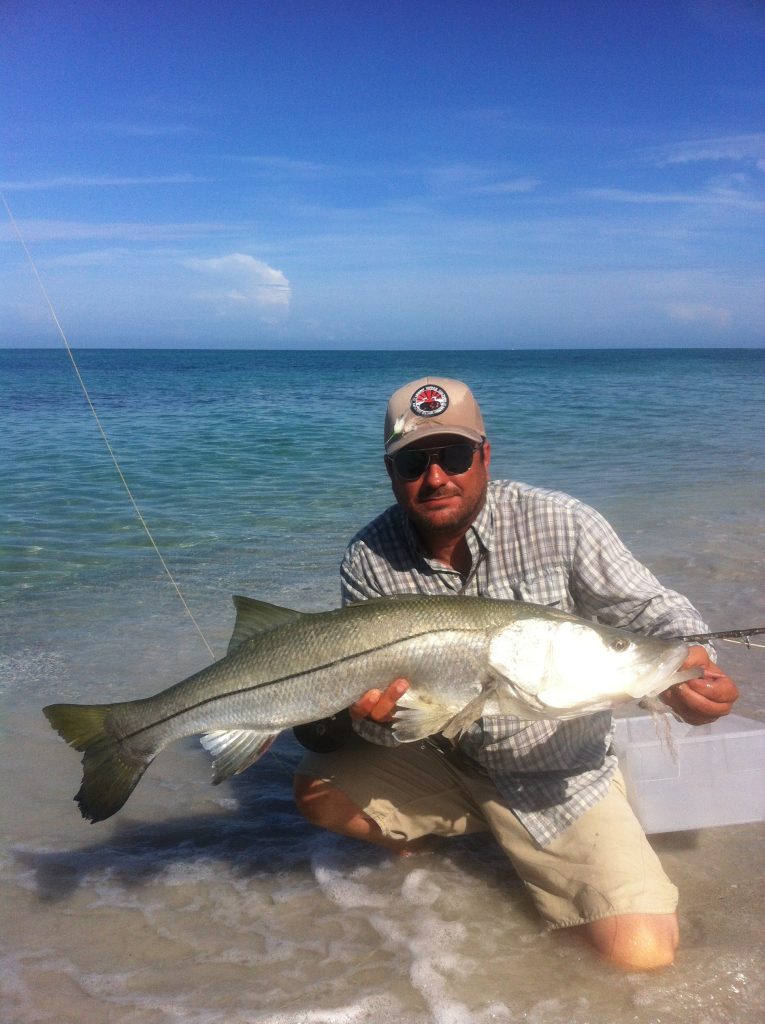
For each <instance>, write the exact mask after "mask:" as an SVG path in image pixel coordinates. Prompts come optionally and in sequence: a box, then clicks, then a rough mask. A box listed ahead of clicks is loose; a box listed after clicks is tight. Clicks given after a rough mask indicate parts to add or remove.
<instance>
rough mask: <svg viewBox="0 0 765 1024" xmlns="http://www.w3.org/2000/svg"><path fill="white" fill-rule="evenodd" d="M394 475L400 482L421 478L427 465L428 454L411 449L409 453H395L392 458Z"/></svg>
mask: <svg viewBox="0 0 765 1024" xmlns="http://www.w3.org/2000/svg"><path fill="white" fill-rule="evenodd" d="M393 465H394V467H395V469H396V474H397V475H398V476H399V477H400V478H401V479H402V480H416V479H417V478H418V477H420V476H422V474H423V473H424V472H425V469H426V468H427V465H428V453H427V452H423V451H419V450H418V449H417V448H413V449H412V450H411V451H403V452H397V453H396V454H395V455H394V456H393Z"/></svg>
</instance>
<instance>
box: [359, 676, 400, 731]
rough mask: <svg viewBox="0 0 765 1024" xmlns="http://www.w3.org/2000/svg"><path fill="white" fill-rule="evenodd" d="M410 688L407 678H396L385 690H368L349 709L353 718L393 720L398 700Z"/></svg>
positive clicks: (381, 720)
mask: <svg viewBox="0 0 765 1024" xmlns="http://www.w3.org/2000/svg"><path fill="white" fill-rule="evenodd" d="M408 689H409V683H408V682H407V680H406V679H394V680H393V682H392V683H391V684H390V686H387V687H386V688H385V689H384V690H367V692H366V693H365V694H364V696H363V697H359V699H358V700H357V701H356V703H355V704H351V706H350V708H349V709H348V710H349V711H350V713H351V718H353V719H356V720H357V721H358V719H360V718H369V719H371V721H373V722H392V721H393V712H394V710H395V708H396V701H397V700H398V699H399V697H400V696H401V695H402V694H404V693H406V691H407V690H408Z"/></svg>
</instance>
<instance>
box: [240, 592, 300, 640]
mask: <svg viewBox="0 0 765 1024" xmlns="http://www.w3.org/2000/svg"><path fill="white" fill-rule="evenodd" d="M233 601H234V607H235V608H236V622H235V623H234V632H233V633H232V634H231V639H230V640H229V642H228V651H227V652H226V653H227V654H231V652H232V651H235V650H236V649H237V647H239V646H240V645H241V644H243V643H244V642H245V640H251V639H252V638H253V637H254V636H257V634H258V633H262V632H264V630H267V629H273V628H274V626H283V625H284V624H285V623H287V622H294V621H295V620H296V619H300V618H302V617H303V616H304V615H306V614H308V613H307V612H298V611H295V609H294V608H283V607H282V606H281V605H278V604H268V602H267V601H257V600H255V598H254V597H242V595H241V594H235V595H234V598H233Z"/></svg>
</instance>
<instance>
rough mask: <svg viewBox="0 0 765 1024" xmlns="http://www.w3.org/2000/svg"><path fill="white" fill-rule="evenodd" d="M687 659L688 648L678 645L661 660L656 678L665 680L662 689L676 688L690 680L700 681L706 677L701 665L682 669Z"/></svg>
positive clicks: (657, 667)
mask: <svg viewBox="0 0 765 1024" xmlns="http://www.w3.org/2000/svg"><path fill="white" fill-rule="evenodd" d="M687 657H688V647H687V646H686V645H685V644H678V645H677V646H676V647H673V649H672V650H671V651H669V652H668V653H667V654H666V655H665V656H664V657H663V658H660V659H659V661H658V664H657V666H656V678H657V679H660V680H663V686H662V689H667V688H668V687H670V686H675V685H677V683H686V682H688V680H689V679H699V678H700V677H701V676H703V675H704V669H703V668H702V666H701V665H693V666H692V667H690V668H683V667H682V665H683V662H684V661H685V659H686V658H687Z"/></svg>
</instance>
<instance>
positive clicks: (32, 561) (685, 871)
mask: <svg viewBox="0 0 765 1024" xmlns="http://www.w3.org/2000/svg"><path fill="white" fill-rule="evenodd" d="M76 357H77V361H78V364H79V366H80V370H81V372H82V375H83V378H84V379H85V381H86V383H87V385H88V388H89V391H90V394H91V397H92V399H93V402H94V404H95V406H96V408H97V410H98V412H99V415H100V417H101V420H102V423H103V425H104V428H105V430H106V432H107V434H108V437H109V439H110V442H111V444H112V447H113V449H114V451H115V452H116V454H117V456H118V459H119V461H120V464H121V466H122V469H123V472H124V475H125V477H126V479H127V480H128V482H129V485H130V487H131V489H132V491H133V493H134V495H135V497H136V500H137V501H138V504H139V506H140V508H141V510H142V512H143V515H144V516H145V518H146V520H147V522H148V523H149V524H150V527H151V529H152V532H153V534H154V536H155V539H156V541H157V544H158V545H159V548H160V550H161V551H162V553H163V555H164V557H165V559H166V561H167V563H168V565H169V566H170V567H171V569H172V571H173V574H174V575H175V577H176V579H177V582H178V585H179V586H180V588H181V590H182V592H183V594H184V596H185V598H186V600H187V602H188V604H189V606H190V607H191V609H192V610H193V612H194V615H195V617H196V619H197V621H198V622H199V624H200V627H201V629H202V631H203V633H204V635H205V637H206V639H207V641H208V643H209V644H210V645H211V646H212V648H213V649H214V651H215V653H216V655H220V654H222V653H223V652H224V651H225V646H226V643H227V641H228V636H229V633H230V630H231V627H232V624H233V608H232V605H231V602H230V595H231V594H232V593H246V594H251V595H256V596H259V597H262V598H264V599H266V600H272V601H274V602H276V603H280V604H288V605H293V606H295V607H298V608H303V609H307V610H311V609H319V608H328V607H333V606H335V605H336V604H337V603H338V585H337V566H338V563H339V560H340V557H341V555H342V551H343V548H344V546H345V543H346V542H347V540H348V538H349V537H350V535H351V534H352V533H353V532H354V531H355V530H356V529H357V528H358V527H359V526H360V525H362V524H363V523H364V522H366V521H367V520H368V519H369V518H371V517H372V516H373V515H374V514H376V512H378V511H379V510H380V509H382V508H383V507H384V506H385V505H386V504H388V503H389V501H390V496H389V491H388V487H387V478H386V476H385V473H384V469H383V465H382V459H381V442H382V416H383V412H384V407H385V401H386V399H387V396H388V394H389V393H390V392H391V391H392V390H394V389H395V388H396V387H398V386H399V385H400V384H401V383H403V382H405V381H406V380H409V379H414V378H415V377H417V376H420V375H422V374H425V373H437V374H442V375H447V376H455V377H459V378H461V379H463V380H466V381H467V382H468V383H470V384H471V386H473V388H474V390H475V391H476V393H477V395H478V397H479V400H480V401H481V405H482V408H483V411H484V415H485V419H486V422H487V428H488V430H489V434H490V438H491V440H492V443H493V460H492V470H493V475H494V476H495V477H504V476H511V477H513V478H515V479H519V480H524V481H526V482H528V483H533V484H539V485H543V486H550V487H556V488H559V489H562V490H566V491H568V492H570V493H573V494H575V495H577V497H580V498H582V499H583V500H585V501H588V502H589V503H591V504H593V505H595V506H596V507H597V508H598V509H600V511H601V512H603V513H604V514H605V515H606V516H607V518H609V519H610V521H611V522H612V523H613V525H614V526H615V527H616V529H617V530H618V532H619V533H620V535H621V536H622V538H623V539H624V540H625V542H626V543H627V544H628V545H629V546H630V547H631V548H632V550H633V551H634V552H635V554H636V555H637V556H638V557H640V558H641V559H642V560H643V561H644V562H646V563H647V564H648V565H649V566H650V567H651V568H652V569H653V570H654V571H655V572H656V573H657V574H658V575H659V577H660V578H661V579H662V580H664V581H665V582H666V583H667V584H669V585H670V586H673V587H675V588H677V589H679V590H681V591H683V592H684V593H686V594H688V595H689V596H690V597H691V599H692V600H693V601H694V603H695V604H696V605H697V606H698V607H699V608H700V609H701V610H702V612H703V613H704V615H705V617H706V619H707V621H708V622H709V623H710V625H711V627H712V628H714V629H724V628H734V627H745V626H753V625H757V624H762V623H765V597H764V596H763V581H764V580H765V552H764V551H763V535H764V534H765V530H764V527H765V500H763V499H764V498H765V495H764V494H763V491H764V488H763V466H764V465H765V459H764V456H765V395H764V393H763V382H764V381H765V374H764V372H763V371H765V353H763V352H762V351H759V350H747V351H706V350H689V351H661V350H656V351H609V352H606V351H597V352H594V351H593V352H581V351H560V352H464V353H462V352H442V353H436V352H427V353H425V352H254V351H253V352H250V351H248V352H232V351H225V352H204V351H151V350H132V351H124V350H121V351H95V350H84V351H81V352H77V353H76ZM0 463H1V466H0V468H1V469H2V479H3V502H2V517H3V530H2V535H1V536H0V562H1V566H2V586H1V589H0V601H1V602H2V615H1V616H0V620H1V621H0V630H1V631H2V635H1V637H0V642H1V646H0V692H1V693H2V721H1V722H0V736H1V737H2V757H1V758H0V770H1V771H2V773H3V780H2V781H3V786H2V797H0V807H2V822H3V835H4V845H3V852H2V860H1V861H0V863H1V865H2V875H1V876H0V894H1V898H2V913H3V922H4V924H3V928H2V933H1V934H0V948H1V949H2V953H1V955H2V967H1V968H0V984H1V985H2V996H1V998H0V1021H2V1024H27V1022H33V1021H34V1022H48V1021H50V1022H56V1024H59V1022H69V1021H71V1022H75V1021H77V1022H83V1021H84V1022H98V1024H100V1022H108V1024H170V1022H181V1024H218V1022H226V1024H251V1022H252V1024H254V1022H258V1024H261V1022H262V1024H308V1022H311V1024H314V1022H327V1024H346V1022H348V1024H351V1022H354V1024H355V1022H361V1021H364V1022H372V1024H377V1022H380V1024H382V1022H407V1024H430V1022H433V1024H484V1022H486V1024H488V1022H503V1024H504V1022H507V1024H510V1022H512V1024H516V1022H518V1024H520V1022H539V1024H542V1022H544V1024H587V1022H595V1021H598V1022H601V1024H602V1022H613V1024H635V1022H637V1024H643V1022H646V1024H647V1022H652V1024H660V1022H670V1021H671V1022H675V1024H676V1022H686V1021H687V1022H691V1021H692V1022H694V1024H727V1022H734V1021H735V1022H739V1021H743V1020H754V1019H757V1018H758V1017H759V1016H761V1015H762V1014H763V1012H765V985H764V983H763V976H762V969H761V965H762V958H763V952H765V937H764V936H763V931H762V920H763V916H764V913H763V912H764V911H765V907H764V906H763V902H764V901H763V887H762V882H761V879H762V877H763V867H765V864H764V863H763V848H764V846H765V844H763V839H765V826H763V825H762V824H760V825H740V826H734V827H729V828H718V829H708V830H704V831H699V832H685V833H675V834H670V835H664V836H657V837H653V838H652V842H653V843H654V845H655V847H656V849H657V850H658V851H659V853H660V856H661V857H662V859H663V861H664V863H665V865H666V867H667V869H668V871H669V873H670V875H671V876H672V877H673V879H674V880H675V881H676V882H677V884H678V885H679V887H680V890H681V908H680V910H681V921H682V930H683V946H682V950H681V955H680V957H679V959H678V963H677V965H676V966H675V967H674V968H672V969H671V970H669V971H666V972H662V973H660V974H656V975H648V976H643V975H626V976H625V975H623V974H621V973H620V972H617V971H615V970H612V969H611V968H609V967H607V966H605V965H603V964H602V963H600V962H598V961H597V960H596V959H595V958H594V957H593V956H592V955H591V954H590V953H589V951H587V950H586V949H584V948H582V947H581V946H579V945H578V943H576V942H575V941H573V940H572V938H571V937H570V936H567V935H564V934H557V935H546V934H543V933H541V932H540V930H539V927H538V925H537V923H536V920H535V918H534V913H533V910H532V908H531V906H530V904H529V903H528V901H527V899H526V897H525V895H524V894H523V892H522V890H521V888H520V887H519V885H518V882H517V880H516V879H515V877H514V876H513V872H512V870H511V868H510V867H509V865H508V864H507V862H506V861H505V860H504V859H503V858H502V857H501V856H500V855H499V854H498V852H497V850H496V849H495V848H494V846H493V845H492V844H491V841H490V840H488V839H485V838H483V837H477V838H475V839H471V840H470V841H465V842H452V843H447V844H445V845H444V846H443V847H442V848H441V849H439V850H438V851H437V852H436V853H434V854H431V855H428V856H422V857H414V858H409V859H406V860H398V859H395V858H391V857H389V856H388V855H387V854H385V853H383V852H380V851H377V850H375V849H371V848H368V847H365V846H362V845H360V844H356V843H354V842H352V841H349V840H343V839H340V838H338V837H334V836H330V835H328V834H325V833H322V832H321V831H319V830H317V829H315V828H312V827H311V826H309V825H307V824H306V823H304V822H303V821H302V819H300V818H299V816H298V815H297V813H296V812H295V810H294V806H293V803H292V798H291V783H290V776H291V772H292V769H293V767H294V765H295V763H296V761H297V759H298V757H299V748H297V747H296V745H295V744H294V741H293V740H292V738H291V737H290V736H284V737H282V738H281V739H280V741H279V742H278V744H277V745H276V747H275V749H274V751H273V752H272V753H269V754H268V755H267V756H266V757H265V758H264V759H263V760H262V761H261V762H259V763H258V764H257V765H255V766H254V767H253V768H252V769H250V770H249V771H247V772H246V773H245V774H244V775H242V776H240V777H237V778H236V779H234V780H232V781H230V782H227V783H224V784H223V785H222V786H219V787H211V786H210V785H209V765H208V758H207V755H206V754H205V753H204V751H202V750H201V748H200V747H199V745H198V744H197V743H196V742H195V741H192V740H189V741H187V742H185V743H181V744H177V745H176V746H175V747H174V748H171V749H169V750H167V751H165V752H163V754H162V755H161V756H160V757H159V758H158V759H157V761H156V762H155V764H154V765H152V767H151V768H150V770H149V772H148V773H147V775H146V777H145V779H144V781H143V782H142V783H141V785H140V786H139V787H138V789H137V790H136V792H135V794H134V795H133V797H131V800H130V802H129V803H128V804H127V806H126V807H125V808H124V809H123V810H122V811H121V812H120V813H119V814H118V815H117V816H115V817H114V818H112V819H110V820H109V821H107V822H103V823H100V824H98V825H88V824H87V823H85V822H84V821H83V820H82V819H81V818H80V816H79V813H78V811H77V808H76V806H75V804H74V803H73V802H72V800H71V797H72V795H73V793H74V792H75V790H76V789H77V787H78V785H79V776H80V771H79V764H78V755H76V754H75V753H74V752H73V751H72V750H70V749H69V748H67V747H66V746H65V745H64V744H63V743H62V742H61V741H60V740H58V738H57V737H56V736H55V734H54V733H53V731H52V730H51V729H50V727H49V726H48V724H47V723H46V721H45V720H44V718H43V716H42V715H41V714H40V708H41V707H42V706H43V705H44V704H46V703H50V702H51V701H59V700H77V701H83V702H96V701H98V702H101V701H107V700H119V699H129V698H133V697H138V696H146V695H148V694H151V693H153V692H156V691H157V690H159V689H161V688H164V687H165V686H168V685H170V684H171V683H174V682H176V681H177V680H179V679H181V678H183V677H184V676H185V675H188V674H189V673H190V672H192V671H194V670H196V669H198V668H201V667H203V666H204V665H205V664H207V663H208V662H209V655H208V653H207V651H206V649H205V646H204V644H203V643H202V641H201V639H200V637H199V636H198V634H197V632H196V631H195V629H194V627H193V625H192V623H191V621H190V620H189V619H188V617H187V616H186V615H185V612H184V611H183V608H182V606H181V603H180V601H179V600H178V597H177V595H176V593H175V591H174V589H173V587H172V586H171V585H170V583H169V582H168V580H167V578H166V577H165V575H164V573H163V570H162V568H161V565H160V563H159V560H158V558H157V555H156V553H155V552H154V551H153V550H152V548H151V547H150V545H149V544H148V541H147V539H146V535H145V533H144V532H143V530H142V528H141V526H140V524H139V523H138V521H137V519H136V516H135V514H134V512H133V510H132V508H131V505H130V503H129V501H128V499H127V497H126V494H125V491H124V489H123V487H122V484H121V483H120V480H119V478H118V476H117V474H116V471H115V469H114V466H113V464H112V462H111V460H110V458H109V456H108V454H107V452H106V449H105V446H104V443H103V440H102V439H101V437H100V435H99V433H98V430H97V428H96V425H95V423H94V420H93V417H92V416H91V414H90V412H89V410H88V407H87V405H86V403H85V400H84V398H83V395H82V392H81V391H80V388H79V385H78V383H77V380H76V378H75V375H74V373H73V370H72V367H71V364H70V363H69V360H68V358H67V355H66V353H65V352H64V351H62V350H59V349H53V350H39V349H38V350H34V351H31V350H30V351H20V350H5V351H0ZM720 648H721V649H720V660H721V662H722V663H723V664H724V665H725V667H726V668H727V669H728V671H729V673H730V674H731V675H732V676H733V677H734V678H735V679H736V680H737V682H738V683H739V685H740V687H741V691H742V698H741V700H740V701H739V704H738V705H737V711H738V712H739V713H741V714H743V715H747V716H748V717H751V718H755V719H759V720H760V721H765V652H764V651H762V650H752V651H746V650H745V649H744V648H742V647H740V646H734V645H732V644H721V645H720Z"/></svg>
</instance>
